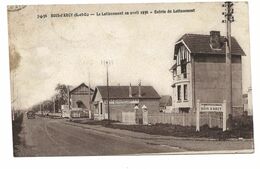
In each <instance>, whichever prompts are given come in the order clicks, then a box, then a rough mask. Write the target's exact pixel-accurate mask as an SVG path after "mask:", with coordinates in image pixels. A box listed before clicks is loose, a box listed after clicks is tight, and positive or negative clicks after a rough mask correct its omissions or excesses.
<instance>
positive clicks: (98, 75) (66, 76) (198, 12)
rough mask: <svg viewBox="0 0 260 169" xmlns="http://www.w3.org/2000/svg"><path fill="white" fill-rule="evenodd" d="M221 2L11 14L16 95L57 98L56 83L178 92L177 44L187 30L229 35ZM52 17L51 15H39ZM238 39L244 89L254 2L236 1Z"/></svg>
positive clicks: (20, 101) (48, 8)
mask: <svg viewBox="0 0 260 169" xmlns="http://www.w3.org/2000/svg"><path fill="white" fill-rule="evenodd" d="M168 9H175V10H177V9H195V12H190V13H168V14H154V13H152V14H147V15H142V14H140V12H141V11H146V10H148V11H149V12H150V11H153V12H154V10H166V11H167V10H168ZM121 11H124V12H125V11H129V12H135V11H139V14H138V15H118V16H114V15H113V16H111V15H110V16H96V13H97V12H98V13H102V12H103V13H105V12H121ZM223 11H224V8H223V7H221V3H172V4H169V3H163V4H118V5H115V4H114V5H111V4H110V5H109V4H106V5H100V4H99V5H41V6H37V5H35V6H26V7H25V8H24V9H21V10H19V11H16V12H8V29H9V44H12V45H14V46H15V48H16V50H17V51H18V52H19V54H20V55H21V62H20V64H19V67H18V68H17V69H16V70H15V71H12V73H11V75H14V74H15V77H14V78H12V82H11V84H12V85H13V87H14V88H13V90H12V97H13V98H17V101H16V102H15V103H14V104H13V105H14V107H17V108H28V107H30V106H32V105H33V104H36V103H38V102H40V101H43V100H45V99H49V98H51V97H52V96H53V95H54V93H55V91H54V89H55V86H56V85H57V83H63V84H68V85H73V86H77V85H79V84H81V83H82V82H85V83H86V84H87V85H88V84H89V79H90V84H91V87H94V86H96V85H106V67H105V65H104V64H102V61H104V60H107V59H109V60H111V61H112V64H111V65H110V66H109V78H110V85H119V84H120V85H129V84H130V83H131V84H132V85H137V84H138V81H139V80H141V82H142V85H152V86H154V88H155V89H156V90H157V91H158V93H159V94H161V95H164V94H169V95H171V94H172V88H171V84H172V75H171V73H170V71H169V69H170V68H171V66H172V65H173V52H174V44H175V42H176V41H177V40H178V39H179V38H180V37H181V36H182V35H183V34H185V33H198V34H209V32H210V31H211V30H219V31H221V35H225V24H223V23H222V22H221V21H222V19H223V16H222V14H221V13H222V12H223ZM63 13H73V14H74V13H93V14H95V15H94V16H88V17H87V16H82V17H55V18H51V17H50V14H63ZM44 14H47V16H48V17H47V18H45V19H43V18H42V19H40V18H37V16H38V15H39V16H40V15H44ZM234 16H235V22H234V23H232V36H234V37H235V38H236V39H237V41H238V43H239V44H240V45H241V47H242V48H243V50H244V51H245V53H246V56H245V57H243V58H242V70H243V74H242V78H243V84H242V85H243V91H244V92H245V91H246V90H247V89H248V87H250V86H251V73H250V62H251V61H250V48H249V45H250V44H249V25H248V5H247V3H246V2H239V3H235V5H234Z"/></svg>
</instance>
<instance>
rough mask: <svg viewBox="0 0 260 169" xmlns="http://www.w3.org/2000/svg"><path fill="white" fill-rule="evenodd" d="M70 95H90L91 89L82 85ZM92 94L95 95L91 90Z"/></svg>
mask: <svg viewBox="0 0 260 169" xmlns="http://www.w3.org/2000/svg"><path fill="white" fill-rule="evenodd" d="M70 94H75V95H88V94H89V87H88V86H87V85H85V84H84V83H82V84H81V85H79V86H78V87H76V88H74V89H73V90H71V91H70ZM90 94H91V95H93V90H92V89H90Z"/></svg>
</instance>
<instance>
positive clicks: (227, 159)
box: [0, 0, 260, 169]
mask: <svg viewBox="0 0 260 169" xmlns="http://www.w3.org/2000/svg"><path fill="white" fill-rule="evenodd" d="M209 1H210V0H207V1H205V0H200V2H209ZM131 2H134V3H141V2H162V1H158V0H157V1H155V0H142V1H138V0H135V1H133V0H132V1H130V0H126V1H123V2H121V1H119V0H113V1H105V0H103V1H101V0H98V1H93V0H89V1H83V0H62V1H58V0H24V1H21V0H20V1H19V0H12V1H11V0H9V1H7V2H6V1H4V2H3V1H1V2H0V3H1V4H0V12H1V15H0V17H1V18H0V22H1V24H0V25H1V27H0V31H1V36H0V37H1V45H0V97H1V98H0V109H1V111H0V168H19V169H20V168H28V169H30V168H34V169H35V168H37V169H41V168H44V169H46V168H79V167H81V168H106V169H107V168H113V169H116V168H120V169H122V168H149V169H153V168H156V169H158V168H178V167H179V168H182V169H183V168H189V169H190V168H200V169H203V168H207V169H209V168H210V169H220V168H235V169H239V168H243V169H245V168H258V167H256V166H257V164H258V161H259V159H260V157H259V133H260V132H259V123H258V120H259V111H260V109H259V104H258V102H257V101H258V100H260V87H259V86H260V83H259V82H260V81H259V79H260V78H258V72H259V71H260V66H259V62H260V52H259V39H260V34H259V30H260V27H259V17H258V16H260V13H259V11H260V10H259V7H260V5H259V4H260V3H259V2H260V1H259V0H249V9H250V10H249V14H250V36H251V57H252V60H253V61H252V82H253V83H252V84H253V85H252V89H253V106H254V122H255V123H254V125H255V132H254V133H255V153H254V154H216V155H205V154H203V155H161V156H157V155H149V156H96V157H91V156H90V157H41V158H40V157H39V158H14V157H12V137H11V123H10V121H11V116H10V113H9V112H10V107H11V105H10V92H9V91H10V87H9V65H8V63H9V62H8V43H7V42H8V32H7V12H6V5H7V4H86V3H131ZM163 2H173V1H168V0H164V1H163ZM174 2H183V1H181V0H174ZM186 2H196V1H195V0H189V1H186Z"/></svg>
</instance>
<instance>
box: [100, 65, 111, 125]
mask: <svg viewBox="0 0 260 169" xmlns="http://www.w3.org/2000/svg"><path fill="white" fill-rule="evenodd" d="M102 63H103V64H104V65H106V72H107V73H106V74H107V116H108V120H110V108H109V74H108V66H109V65H111V64H113V62H112V61H111V60H105V61H102Z"/></svg>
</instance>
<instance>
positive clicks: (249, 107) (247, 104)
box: [243, 87, 253, 116]
mask: <svg viewBox="0 0 260 169" xmlns="http://www.w3.org/2000/svg"><path fill="white" fill-rule="evenodd" d="M243 104H244V111H245V112H247V114H248V115H249V116H252V115H253V103H252V89H251V87H250V88H248V90H247V93H246V94H243Z"/></svg>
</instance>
